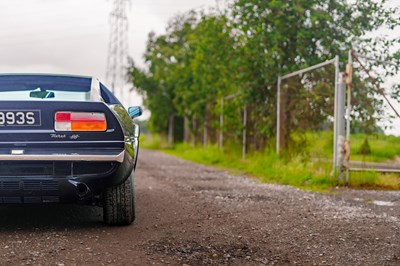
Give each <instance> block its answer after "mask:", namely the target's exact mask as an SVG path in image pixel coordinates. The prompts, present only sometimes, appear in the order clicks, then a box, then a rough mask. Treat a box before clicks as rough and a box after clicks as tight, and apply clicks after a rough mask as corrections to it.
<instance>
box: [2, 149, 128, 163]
mask: <svg viewBox="0 0 400 266" xmlns="http://www.w3.org/2000/svg"><path fill="white" fill-rule="evenodd" d="M124 157H125V151H122V152H121V153H120V154H117V155H96V154H90V155H88V154H84V155H83V154H57V153H55V154H21V155H15V154H0V161H90V162H119V163H122V162H123V161H124Z"/></svg>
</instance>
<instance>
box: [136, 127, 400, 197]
mask: <svg viewBox="0 0 400 266" xmlns="http://www.w3.org/2000/svg"><path fill="white" fill-rule="evenodd" d="M142 146H143V147H144V148H148V149H159V150H162V151H163V152H165V153H167V154H171V155H174V156H177V157H180V158H183V159H186V160H189V161H193V162H197V163H201V164H206V165H212V166H216V167H218V168H222V169H225V170H229V171H231V172H234V173H240V174H247V175H251V176H254V177H256V178H258V179H259V180H261V181H262V182H264V183H275V184H283V185H291V186H294V187H298V188H301V189H305V190H311V191H318V192H329V190H330V189H331V188H333V187H335V186H337V185H339V183H338V181H337V180H336V179H335V178H332V177H331V171H332V165H331V163H330V162H329V161H313V160H309V159H308V158H303V157H301V156H297V157H294V158H292V159H291V160H290V161H288V160H284V159H282V158H279V157H278V156H277V155H276V154H275V153H274V152H271V151H269V152H268V151H267V152H263V153H255V154H249V155H248V156H247V157H246V159H244V160H243V159H242V158H241V153H240V148H239V147H234V145H230V146H229V147H226V148H224V151H223V152H221V151H220V150H219V148H218V147H217V146H213V145H210V146H208V147H203V146H198V147H193V146H191V145H189V144H184V143H180V144H176V145H174V146H173V147H167V145H165V141H163V140H162V139H161V138H160V136H158V135H154V136H144V137H143V139H142ZM349 186H350V187H352V188H363V189H400V179H399V176H398V175H396V174H390V175H382V174H379V173H376V172H360V173H351V176H350V179H349Z"/></svg>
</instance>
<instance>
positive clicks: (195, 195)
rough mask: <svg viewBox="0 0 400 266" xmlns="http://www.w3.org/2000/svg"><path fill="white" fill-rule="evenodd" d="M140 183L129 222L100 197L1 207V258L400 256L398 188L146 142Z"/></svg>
mask: <svg viewBox="0 0 400 266" xmlns="http://www.w3.org/2000/svg"><path fill="white" fill-rule="evenodd" d="M135 183H136V204H137V205H136V206H137V212H136V213H137V219H136V221H135V223H134V225H132V226H127V227H106V226H104V225H103V224H102V217H101V211H100V209H99V208H94V207H82V206H43V207H34V208H33V207H29V208H28V207H1V208H0V265H26V264H33V265H102V264H105V265H151V264H171V265H185V264H186V265H199V264H214V265H221V264H229V265H287V264H291V265H293V264H301V265H313V264H316V265H400V193H399V192H377V191H337V194H336V195H320V194H316V193H310V192H304V191H300V190H297V189H294V188H291V187H286V186H278V185H262V184H258V183H257V182H255V181H253V180H251V179H250V178H246V177H237V176H233V175H230V174H228V173H227V172H225V171H220V170H215V169H213V168H210V167H205V166H200V165H197V164H193V163H188V162H185V161H183V160H180V159H176V158H173V157H170V156H167V155H164V154H161V153H156V152H151V151H145V150H142V151H141V154H140V160H139V166H138V169H137V174H136V177H135ZM374 200H378V201H377V202H375V203H374ZM382 205H383V206H382ZM386 205H389V206H386Z"/></svg>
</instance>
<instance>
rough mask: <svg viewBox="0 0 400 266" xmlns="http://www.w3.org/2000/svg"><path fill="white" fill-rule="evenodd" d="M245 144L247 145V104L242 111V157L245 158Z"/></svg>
mask: <svg viewBox="0 0 400 266" xmlns="http://www.w3.org/2000/svg"><path fill="white" fill-rule="evenodd" d="M246 145H247V105H246V106H245V107H244V111H243V143H242V159H243V160H244V159H246Z"/></svg>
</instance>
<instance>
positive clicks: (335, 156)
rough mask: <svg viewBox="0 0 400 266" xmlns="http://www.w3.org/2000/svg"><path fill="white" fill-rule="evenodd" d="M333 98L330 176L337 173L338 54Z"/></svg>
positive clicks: (335, 63)
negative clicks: (331, 166) (331, 164)
mask: <svg viewBox="0 0 400 266" xmlns="http://www.w3.org/2000/svg"><path fill="white" fill-rule="evenodd" d="M334 65H335V99H334V119H333V168H332V169H333V170H332V176H336V174H337V166H338V145H337V144H338V123H339V119H340V118H339V115H338V112H339V111H338V109H339V106H338V104H339V71H340V70H339V56H335V62H334Z"/></svg>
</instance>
